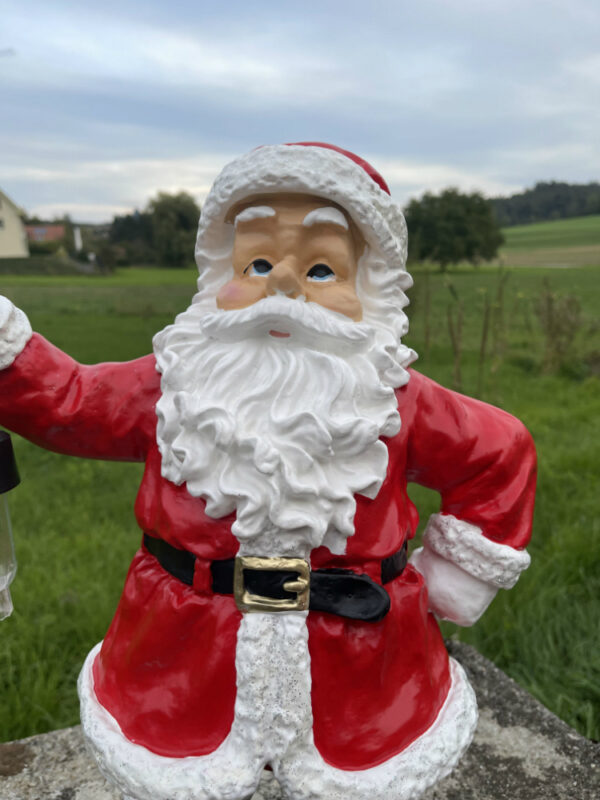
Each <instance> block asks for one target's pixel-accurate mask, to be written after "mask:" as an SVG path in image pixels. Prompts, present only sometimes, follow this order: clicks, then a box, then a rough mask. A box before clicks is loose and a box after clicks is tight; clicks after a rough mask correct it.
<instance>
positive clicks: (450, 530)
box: [423, 514, 531, 589]
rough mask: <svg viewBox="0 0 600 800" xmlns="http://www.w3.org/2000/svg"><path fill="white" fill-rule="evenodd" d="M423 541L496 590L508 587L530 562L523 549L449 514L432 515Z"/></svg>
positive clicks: (527, 554)
mask: <svg viewBox="0 0 600 800" xmlns="http://www.w3.org/2000/svg"><path fill="white" fill-rule="evenodd" d="M423 543H424V545H425V547H426V548H427V547H429V548H431V550H433V551H434V552H435V553H437V554H438V555H439V556H441V557H442V558H445V559H446V560H447V561H451V562H452V563H453V564H456V565H457V566H458V567H460V568H461V569H463V570H464V571H465V572H468V573H469V575H473V577H475V578H479V580H481V581H484V582H485V583H489V584H491V585H492V586H496V587H497V588H498V589H511V588H512V587H513V586H514V585H515V583H516V582H517V580H518V579H519V575H520V574H521V572H523V570H525V569H527V567H528V566H529V564H530V563H531V558H530V556H529V553H528V552H527V551H526V550H516V549H515V548H514V547H509V546H508V545H506V544H499V543H498V542H494V541H492V540H491V539H486V537H485V536H484V535H483V533H482V531H481V528H478V527H477V526H476V525H471V524H470V523H468V522H464V521H463V520H460V519H457V518H456V517H454V516H452V514H432V515H431V517H430V518H429V522H428V523H427V527H426V528H425V534H424V536H423Z"/></svg>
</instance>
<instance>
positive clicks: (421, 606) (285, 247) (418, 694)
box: [0, 143, 535, 800]
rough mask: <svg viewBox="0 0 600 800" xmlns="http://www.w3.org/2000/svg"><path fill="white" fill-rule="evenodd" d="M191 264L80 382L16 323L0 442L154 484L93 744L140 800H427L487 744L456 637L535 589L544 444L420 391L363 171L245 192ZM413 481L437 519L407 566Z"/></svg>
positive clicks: (89, 690)
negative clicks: (534, 530) (8, 436)
mask: <svg viewBox="0 0 600 800" xmlns="http://www.w3.org/2000/svg"><path fill="white" fill-rule="evenodd" d="M196 260H197V263H198V268H199V272H200V277H199V280H198V293H197V294H196V295H195V297H194V299H193V302H192V304H191V306H190V307H189V308H188V309H187V310H186V311H184V312H183V313H182V314H180V315H179V316H178V317H177V319H176V320H175V323H174V324H173V325H170V326H168V327H167V328H165V329H164V330H163V331H161V332H160V333H159V334H157V335H156V336H155V338H154V348H153V349H154V352H153V354H152V355H149V356H146V357H145V358H141V359H137V360H135V361H132V362H129V363H123V364H99V365H94V366H82V365H79V364H77V363H76V362H74V361H73V360H72V359H70V358H69V357H68V356H67V355H65V354H64V353H62V352H61V351H59V350H57V349H56V348H54V347H53V346H52V345H51V344H50V343H48V342H47V341H46V340H45V339H43V337H41V336H39V335H37V334H32V333H31V328H30V326H29V323H28V321H27V318H26V317H25V315H24V313H23V312H22V311H20V310H18V309H16V308H15V307H14V306H13V305H12V303H10V302H9V301H8V300H6V299H5V298H2V299H1V300H0V423H1V424H3V425H5V426H6V427H8V428H10V429H11V430H13V431H16V432H18V433H20V434H22V435H23V436H26V437H27V438H29V439H31V440H32V441H34V442H36V443H38V444H40V445H41V446H43V447H47V448H50V449H53V450H57V451H59V452H63V453H71V454H73V455H78V456H87V457H92V458H113V459H125V460H142V461H145V462H146V469H145V473H144V478H143V481H142V485H141V487H140V491H139V494H138V498H137V501H136V516H137V520H138V522H139V524H140V527H141V529H142V531H143V541H142V546H141V548H140V550H139V551H138V553H137V554H136V556H135V558H134V560H133V563H132V565H131V568H130V570H129V573H128V576H127V580H126V583H125V587H124V590H123V595H122V598H121V601H120V603H119V607H118V609H117V612H116V614H115V618H114V620H113V622H112V624H111V627H110V628H109V631H108V633H107V635H106V638H105V639H104V641H103V643H102V644H101V646H100V645H98V646H97V647H96V648H95V649H94V650H93V651H92V652H91V653H90V655H89V657H88V659H87V661H86V664H85V665H84V667H83V670H82V673H81V676H80V681H79V691H80V698H81V710H82V722H83V726H84V731H85V733H86V736H87V738H88V741H89V743H90V746H91V748H92V750H93V751H94V752H95V754H96V755H97V758H98V761H99V764H100V766H101V768H102V769H103V771H104V772H105V774H106V775H107V776H108V777H109V778H110V779H111V780H113V781H114V782H115V783H116V785H117V786H118V787H119V788H120V789H121V791H122V792H123V793H124V795H125V796H126V797H129V798H137V800H208V799H209V798H211V800H214V798H223V800H225V798H227V800H236V799H237V800H243V799H244V798H247V797H249V796H250V795H251V794H252V792H253V791H254V789H255V788H256V786H257V783H258V780H259V778H260V775H261V771H262V769H263V768H264V767H265V766H267V765H268V766H270V767H271V768H272V769H273V771H274V773H275V775H276V777H277V779H278V780H279V782H280V783H281V784H282V786H283V790H284V793H285V796H286V797H287V798H291V800H314V798H321V797H322V798H323V800H325V799H326V800H342V798H343V800H364V798H365V797H369V798H370V800H409V799H411V800H412V798H416V797H418V796H419V795H420V793H421V792H422V791H424V790H425V789H426V788H427V787H428V786H430V785H431V784H432V783H433V782H435V781H436V780H437V779H438V778H440V777H442V776H443V775H445V774H447V773H448V772H449V770H450V769H452V767H453V766H454V765H455V764H456V762H457V760H458V758H459V757H460V755H461V754H462V753H463V752H464V750H465V748H466V747H467V746H468V744H469V742H470V740H471V737H472V735H473V731H474V727H475V724H476V704H475V699H474V696H473V692H472V690H471V688H470V686H469V684H468V682H467V680H466V677H465V675H464V672H463V670H462V669H461V667H460V666H459V665H458V664H457V663H456V662H454V661H453V660H452V659H449V658H448V654H447V652H446V650H445V648H444V644H443V641H442V638H441V635H440V632H439V628H438V626H437V622H436V618H435V615H437V616H440V617H444V618H447V619H451V620H454V621H455V622H458V623H459V624H462V625H465V624H467V625H468V624H472V623H473V622H474V621H475V620H476V619H477V618H478V617H479V616H480V615H481V614H482V613H483V611H484V610H485V608H486V607H487V605H488V604H489V602H491V600H492V598H493V597H494V595H495V593H496V591H497V590H498V589H499V588H505V589H506V588H510V587H511V586H513V585H514V583H515V582H516V580H517V578H518V576H519V573H520V572H521V571H522V570H523V569H525V568H526V567H527V566H528V563H529V558H528V556H527V554H526V551H525V549H524V548H525V546H526V544H527V541H528V538H529V535H530V529H531V518H532V512H533V495H534V491H535V452H534V448H533V444H532V442H531V438H530V436H529V434H528V433H527V431H526V430H525V428H524V427H523V426H522V425H521V423H519V422H518V421H517V420H516V419H514V418H513V417H511V416H510V415H508V414H506V413H505V412H503V411H500V410H499V409H496V408H493V407H492V406H489V405H486V404H484V403H481V402H479V401H476V400H473V399H470V398H467V397H464V396H461V395H458V394H456V393H454V392H451V391H448V390H447V389H444V388H443V387H441V386H439V385H438V384H436V383H434V382H433V381H431V380H429V379H428V378H426V377H424V376H423V375H420V374H419V373H418V372H416V371H415V370H413V369H412V368H410V364H411V363H412V362H413V361H414V359H415V358H416V354H415V353H414V352H413V351H412V350H410V349H409V348H407V347H406V346H404V345H403V344H402V342H401V337H402V336H403V335H405V334H406V332H407V329H408V322H407V318H406V315H405V314H404V311H403V308H404V307H405V305H406V304H407V302H408V301H407V299H406V295H405V290H406V289H408V288H409V287H410V286H411V284H412V279H411V278H410V276H409V275H408V273H407V272H406V268H405V261H406V226H405V223H404V218H403V216H402V214H401V212H400V209H399V208H398V207H397V206H396V205H395V203H394V202H393V200H392V198H391V197H390V195H389V190H388V188H387V186H386V184H385V182H384V180H383V179H382V177H381V176H380V175H379V174H378V173H377V172H376V171H375V170H374V169H373V168H372V167H371V166H370V165H369V164H367V163H366V162H365V161H363V160H362V159H359V158H358V157H356V156H354V155H353V154H351V153H348V152H347V151H344V150H339V149H338V148H335V147H332V146H331V145H324V144H319V143H307V144H297V145H281V146H267V147H262V148H258V149H256V150H253V151H252V152H250V153H248V154H247V155H245V156H242V157H241V158H239V159H237V160H236V161H234V162H232V163H231V164H229V165H228V166H227V167H226V168H225V169H224V170H223V172H222V173H221V175H220V176H219V177H218V178H217V180H216V182H215V184H214V186H213V188H212V190H211V192H210V194H209V196H208V198H207V200H206V203H205V205H204V208H203V213H202V218H201V221H200V226H199V232H198V241H197V246H196ZM409 481H414V482H417V483H420V484H422V485H425V486H428V487H430V488H433V489H436V490H437V491H439V492H440V494H441V497H442V505H441V509H440V513H439V514H436V515H434V516H433V517H432V518H431V519H430V521H429V523H428V525H427V529H426V533H425V538H424V547H423V548H422V549H420V550H418V551H417V552H416V553H415V554H414V555H413V557H412V559H411V563H408V564H407V562H406V545H407V541H408V540H409V539H410V538H411V537H412V536H413V535H414V533H415V530H416V527H417V522H418V514H417V512H416V510H415V508H414V506H413V504H412V503H411V501H410V499H409V497H408V495H407V492H406V485H407V482H409Z"/></svg>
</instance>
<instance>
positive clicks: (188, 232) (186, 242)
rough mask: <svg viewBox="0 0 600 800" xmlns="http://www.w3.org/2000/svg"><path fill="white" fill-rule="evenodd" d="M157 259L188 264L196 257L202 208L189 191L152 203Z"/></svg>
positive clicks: (161, 195)
mask: <svg viewBox="0 0 600 800" xmlns="http://www.w3.org/2000/svg"><path fill="white" fill-rule="evenodd" d="M147 211H148V213H149V214H151V215H152V239H153V243H154V248H155V251H156V260H157V261H158V263H159V264H164V265H165V266H167V267H184V266H186V264H189V263H190V262H191V261H192V260H193V257H194V244H195V241H196V229H197V227H198V218H199V216H200V208H199V206H198V205H197V204H196V201H195V200H194V198H193V197H192V196H191V195H189V194H187V192H179V193H178V194H173V195H170V194H166V193H165V192H159V194H158V197H156V198H155V199H154V200H151V201H150V203H149V204H148V209H147Z"/></svg>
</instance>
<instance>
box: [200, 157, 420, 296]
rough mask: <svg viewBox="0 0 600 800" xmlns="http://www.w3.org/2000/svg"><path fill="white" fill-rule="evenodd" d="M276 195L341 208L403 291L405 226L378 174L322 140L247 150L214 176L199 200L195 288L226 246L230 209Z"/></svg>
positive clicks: (405, 281)
mask: <svg viewBox="0 0 600 800" xmlns="http://www.w3.org/2000/svg"><path fill="white" fill-rule="evenodd" d="M277 192H295V193H299V194H311V195H317V196H319V197H323V198H324V199H327V200H332V201H333V202H334V203H336V204H337V205H339V206H341V207H342V208H343V209H345V211H346V212H347V213H348V215H349V216H350V217H351V219H352V220H353V221H354V223H355V224H356V226H357V227H358V229H359V230H360V231H361V233H362V234H363V236H364V238H365V241H366V243H367V244H368V245H369V247H370V248H371V250H372V251H374V252H375V253H376V254H377V255H378V256H379V257H381V258H383V260H384V261H385V263H386V265H387V269H388V270H389V271H390V272H391V273H393V274H394V275H395V282H396V284H397V286H399V287H401V288H402V289H407V288H409V287H410V286H411V285H412V280H411V278H410V276H409V275H408V273H407V272H406V249H407V232H406V223H405V221H404V216H403V215H402V211H401V210H400V207H399V206H398V205H397V204H396V203H395V202H394V201H393V200H392V198H391V196H390V190H389V188H388V186H387V184H386V182H385V181H384V179H383V178H382V176H381V175H380V174H379V173H378V172H377V170H375V169H374V168H373V167H372V166H371V165H370V164H369V163H368V162H367V161H365V160H364V159H362V158H360V157H359V156H357V155H355V154H354V153H351V152H350V151H348V150H343V149H341V148H339V147H336V146H335V145H331V144H326V143H324V142H298V143H294V144H283V145H264V146H261V147H258V148H256V149H254V150H251V151H250V152H249V153H246V154H245V155H243V156H240V157H239V158H236V159H235V160H234V161H232V162H231V163H230V164H228V165H227V166H226V167H225V168H224V169H223V171H222V172H221V174H220V175H219V176H218V177H217V179H216V181H215V182H214V184H213V186H212V188H211V190H210V192H209V194H208V196H207V198H206V200H205V202H204V206H203V209H202V217H201V219H200V225H199V229H198V240H197V246H196V260H197V263H198V268H199V270H200V281H201V285H200V288H202V283H203V273H204V272H205V270H207V269H210V264H209V260H210V259H213V258H214V256H215V254H217V253H223V248H228V247H229V246H230V244H231V237H232V235H233V231H232V226H230V225H226V224H225V219H226V216H227V212H228V211H229V210H230V209H231V207H232V206H234V205H236V204H237V203H239V202H241V201H243V200H244V199H246V198H248V197H251V196H254V195H261V194H273V193H277ZM226 228H228V229H229V230H228V231H227V230H226ZM206 277H209V276H208V275H207V276H206Z"/></svg>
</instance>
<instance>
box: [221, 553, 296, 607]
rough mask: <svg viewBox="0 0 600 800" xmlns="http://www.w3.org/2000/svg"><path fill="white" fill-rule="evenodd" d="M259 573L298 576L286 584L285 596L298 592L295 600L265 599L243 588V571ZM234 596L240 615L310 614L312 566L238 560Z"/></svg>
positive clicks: (271, 560)
mask: <svg viewBox="0 0 600 800" xmlns="http://www.w3.org/2000/svg"><path fill="white" fill-rule="evenodd" d="M247 569H259V570H268V571H270V572H275V571H277V570H284V571H285V572H297V573H298V577H297V578H296V579H295V580H293V579H292V580H289V581H286V582H285V583H284V584H283V588H284V589H285V591H286V592H295V593H296V597H265V596H264V595H260V594H252V592H249V591H248V590H247V589H246V588H245V586H244V570H247ZM233 595H234V597H235V603H236V605H237V607H238V608H239V610H240V611H255V612H256V611H262V612H265V611H307V610H308V603H309V600H310V565H309V563H308V561H305V560H304V559H303V558H257V557H256V556H237V558H236V559H235V567H234V571H233Z"/></svg>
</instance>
